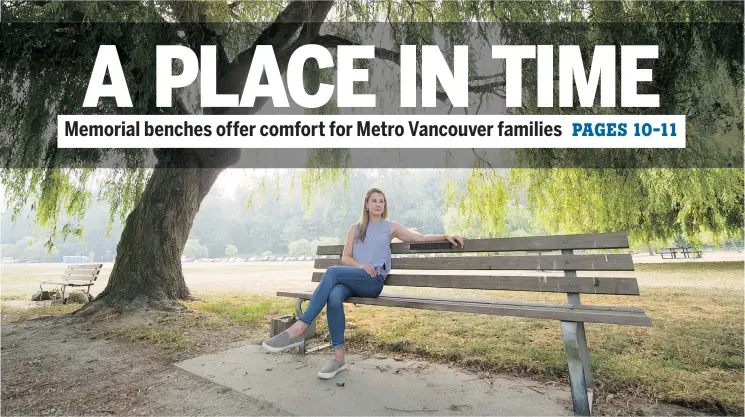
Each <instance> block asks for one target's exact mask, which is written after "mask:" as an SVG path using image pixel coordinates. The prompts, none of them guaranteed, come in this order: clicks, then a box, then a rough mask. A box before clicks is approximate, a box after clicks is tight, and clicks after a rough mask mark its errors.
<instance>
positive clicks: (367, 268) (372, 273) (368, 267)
mask: <svg viewBox="0 0 745 417" xmlns="http://www.w3.org/2000/svg"><path fill="white" fill-rule="evenodd" d="M360 268H362V269H364V270H365V272H367V273H368V274H370V277H372V278H375V275H378V273H377V272H375V268H373V266H372V265H360Z"/></svg>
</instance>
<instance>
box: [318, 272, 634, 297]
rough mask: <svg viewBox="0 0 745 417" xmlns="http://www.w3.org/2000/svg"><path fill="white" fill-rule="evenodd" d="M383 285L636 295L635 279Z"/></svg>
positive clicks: (468, 278)
mask: <svg viewBox="0 0 745 417" xmlns="http://www.w3.org/2000/svg"><path fill="white" fill-rule="evenodd" d="M321 278H323V272H314V273H313V277H312V281H313V282H320V281H321ZM385 285H390V286H398V287H433V288H465V289H474V290H504V291H535V292H561V293H567V292H572V293H581V294H613V295H639V285H638V284H637V282H636V278H615V277H577V278H566V277H550V276H498V275H419V274H395V273H392V274H390V275H388V278H386V281H385Z"/></svg>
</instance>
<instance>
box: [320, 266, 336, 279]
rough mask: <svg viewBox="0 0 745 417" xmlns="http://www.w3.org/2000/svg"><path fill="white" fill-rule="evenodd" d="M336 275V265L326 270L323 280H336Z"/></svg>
mask: <svg viewBox="0 0 745 417" xmlns="http://www.w3.org/2000/svg"><path fill="white" fill-rule="evenodd" d="M338 274H339V267H338V266H337V265H332V266H330V267H328V268H326V272H324V273H323V278H324V279H336V277H337V275H338Z"/></svg>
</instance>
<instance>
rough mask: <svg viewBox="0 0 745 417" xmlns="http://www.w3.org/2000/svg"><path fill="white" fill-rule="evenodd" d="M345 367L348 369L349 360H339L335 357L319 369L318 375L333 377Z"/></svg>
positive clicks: (326, 377)
mask: <svg viewBox="0 0 745 417" xmlns="http://www.w3.org/2000/svg"><path fill="white" fill-rule="evenodd" d="M345 369H347V361H343V362H339V361H337V360H336V358H334V359H331V360H330V361H329V363H327V364H326V366H324V367H323V368H321V370H320V371H318V377H319V378H321V379H331V378H333V377H335V376H336V374H338V373H339V372H341V371H343V370H345Z"/></svg>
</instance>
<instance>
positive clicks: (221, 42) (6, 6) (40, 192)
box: [0, 1, 548, 316]
mask: <svg viewBox="0 0 745 417" xmlns="http://www.w3.org/2000/svg"><path fill="white" fill-rule="evenodd" d="M520 3H521V2H517V3H516V4H518V5H519V4H520ZM547 4H548V3H547ZM434 6H435V4H434V3H433V2H432V3H430V2H428V3H425V4H419V3H415V2H407V3H405V4H398V3H395V2H379V3H368V2H365V1H359V2H339V3H336V2H334V1H289V2H287V1H268V2H255V1H250V2H228V1H225V2H214V1H203V2H202V1H147V2H144V1H122V2H119V1H117V2H87V1H81V2H73V1H64V2H63V1H3V2H2V6H1V7H2V10H1V11H0V12H1V14H2V19H3V26H2V30H1V31H0V36H1V37H2V38H0V56H2V59H1V60H0V74H2V76H1V78H0V122H1V123H0V124H1V125H2V127H0V134H1V135H2V139H3V141H4V142H5V143H4V145H5V152H4V153H3V154H2V158H3V167H4V169H3V171H2V174H1V175H2V176H1V177H0V179H1V180H2V184H3V185H4V187H5V190H6V193H7V196H8V203H9V205H10V206H11V207H13V208H14V209H15V210H16V213H17V212H19V211H20V209H21V208H22V207H23V206H24V205H26V204H28V203H29V202H32V208H33V209H35V211H36V215H37V219H38V220H39V222H40V223H41V224H42V225H43V226H46V227H49V228H50V230H51V231H52V232H51V237H50V242H51V241H52V239H53V238H54V237H55V236H57V235H58V234H61V235H63V236H66V235H69V234H80V230H79V228H77V227H76V219H79V218H81V217H82V216H84V214H85V209H86V207H87V205H88V204H89V203H90V201H91V200H92V198H93V196H91V195H90V194H89V192H88V185H90V184H91V182H94V181H100V182H101V183H102V184H101V188H102V190H103V192H102V194H101V195H100V196H99V197H102V198H105V199H108V200H109V201H110V202H111V207H112V216H113V215H120V216H122V217H123V218H124V217H126V222H125V227H124V230H123V232H122V235H121V239H120V242H119V244H118V247H117V258H116V261H115V263H114V266H113V269H112V271H111V274H110V279H109V282H108V285H107V286H106V288H105V289H104V290H103V291H102V292H101V293H100V294H99V295H98V296H97V298H96V299H95V300H94V301H92V302H91V303H89V304H87V305H86V306H84V307H83V308H82V309H81V310H79V314H80V315H81V316H85V315H90V314H93V313H96V312H97V311H100V310H101V309H102V308H107V307H111V308H115V309H118V310H122V311H129V310H133V311H136V310H138V309H142V308H151V309H165V310H169V309H174V308H180V306H181V305H180V303H178V300H189V299H191V298H192V296H191V294H190V291H189V289H188V287H187V286H186V284H185V282H184V277H183V273H182V268H181V263H180V258H181V255H182V253H183V250H184V246H185V244H186V242H187V238H188V236H189V232H190V230H191V226H192V223H193V220H194V217H195V215H196V213H197V212H198V210H199V207H200V204H201V202H202V200H203V199H204V197H205V196H206V195H207V193H208V192H209V190H210V188H211V187H212V185H213V184H214V182H215V181H216V179H217V177H218V176H219V175H220V173H221V172H222V171H223V170H224V169H225V168H227V167H230V166H233V165H234V164H236V163H237V162H238V161H239V158H240V157H241V152H240V150H239V149H154V150H153V151H152V152H148V151H147V150H138V149H133V150H123V149H90V150H80V149H60V148H57V146H56V145H57V142H56V133H55V132H56V117H55V116H56V115H57V114H182V115H183V114H193V113H198V112H201V111H202V109H200V108H199V107H198V106H194V105H193V104H190V103H191V101H190V100H189V99H188V95H189V91H188V90H186V89H184V90H181V91H180V92H179V93H180V95H177V98H176V100H175V105H173V106H172V107H166V108H160V107H158V106H156V102H155V85H154V80H155V77H154V74H155V62H154V59H153V49H154V45H183V46H186V47H189V48H191V49H192V50H193V51H194V52H195V53H196V54H197V56H199V52H200V45H205V44H207V45H217V50H218V54H217V65H216V68H217V74H216V75H217V78H216V85H217V91H218V92H219V93H224V94H229V93H233V94H238V95H240V94H241V93H242V92H243V89H244V86H245V82H246V78H247V74H248V72H249V69H250V66H251V63H252V60H253V56H254V53H255V51H256V48H257V46H259V45H272V46H273V47H274V53H275V56H276V59H277V63H278V67H279V69H280V71H281V72H282V73H284V72H285V70H286V69H287V66H288V62H289V59H290V56H291V55H292V53H293V52H294V51H296V50H297V49H298V48H299V47H301V46H303V45H306V44H309V43H313V44H319V45H322V46H326V47H328V48H329V49H332V50H333V49H335V48H336V47H338V46H339V45H352V44H355V43H357V42H359V41H358V40H356V39H355V36H357V35H355V33H354V31H350V30H348V28H345V27H339V28H335V27H333V26H332V27H328V28H327V31H326V33H321V29H322V27H323V26H324V25H323V23H324V22H325V21H327V20H328V19H329V16H333V20H336V21H338V22H345V21H350V22H360V21H361V22H364V21H377V20H386V21H389V22H390V21H396V22H399V21H407V20H416V19H419V18H422V17H423V16H424V17H425V18H426V19H429V18H430V17H432V18H437V16H435V15H433V14H432V10H433V7H434ZM437 7H439V8H440V9H441V10H442V11H440V12H438V13H440V14H443V13H444V14H443V16H444V15H445V14H449V15H448V16H449V17H456V18H458V8H457V5H454V4H453V5H450V4H445V5H439V6H437ZM479 7H481V6H479ZM443 11H444V12H443ZM8 22H10V24H8ZM225 22H227V23H228V24H220V23H225ZM239 22H251V23H252V24H248V25H241V24H230V23H239ZM424 28H425V29H426V26H425V27H424ZM334 29H336V30H337V31H336V32H333V30H334ZM329 30H330V31H332V32H331V33H329ZM424 32H426V30H425V31H424ZM430 32H431V30H430ZM408 36H410V37H413V39H414V43H421V42H426V41H427V40H429V39H432V33H428V34H425V35H422V34H416V33H414V34H413V35H412V33H409V34H408ZM394 38H396V37H395V36H394ZM396 42H398V39H397V38H396ZM104 44H105V45H116V46H117V52H118V55H119V58H120V61H121V64H122V68H123V70H124V75H125V79H126V80H127V83H128V87H129V94H130V97H131V99H132V103H133V107H131V108H117V105H116V102H115V100H114V99H112V98H104V99H101V100H100V101H99V105H98V107H97V108H93V109H88V108H83V107H82V102H83V99H84V95H85V92H86V90H87V86H88V83H89V81H90V76H91V69H92V65H93V62H95V59H96V55H97V53H98V50H99V45H104ZM375 57H376V59H379V60H385V61H388V62H390V63H392V64H394V65H395V64H397V63H398V59H399V58H398V52H396V51H395V50H388V49H383V48H377V49H376V53H375ZM308 73H309V74H312V73H313V71H312V69H311V70H309V71H308ZM319 77H320V76H319ZM319 77H315V80H316V82H317V81H318V79H319ZM310 81H313V80H310ZM499 84H501V82H500V81H499V80H492V82H491V83H487V84H484V83H481V84H479V86H474V87H473V90H474V91H477V90H486V89H493V88H496V87H497V86H498V85H499ZM438 98H439V99H441V100H445V99H446V97H445V95H443V94H440V93H438ZM267 101H268V99H267V98H263V99H259V100H257V101H256V104H255V105H254V106H253V107H241V108H228V109H225V108H217V109H204V110H203V112H204V113H207V111H208V110H209V112H210V113H211V114H238V115H240V114H243V115H247V114H255V113H257V112H258V111H260V109H261V108H262V107H263V106H265V105H266V103H267ZM347 156H348V153H346V152H345V151H344V150H330V151H324V150H322V151H319V152H316V153H314V154H313V158H314V161H316V162H317V161H318V160H324V158H325V159H328V160H330V161H331V163H332V164H334V165H338V163H339V162H340V161H343V160H344V159H345V158H346V157H347ZM149 160H154V162H153V163H152V164H151V163H150V162H148V161H149ZM99 167H107V168H110V169H106V170H101V169H97V168H99ZM148 167H149V168H148ZM329 177H331V178H332V179H333V178H334V176H333V175H331V176H329V175H324V176H323V178H327V179H328V178H329ZM61 212H66V213H67V215H68V219H69V221H67V222H66V223H65V224H59V218H60V213H61Z"/></svg>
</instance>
